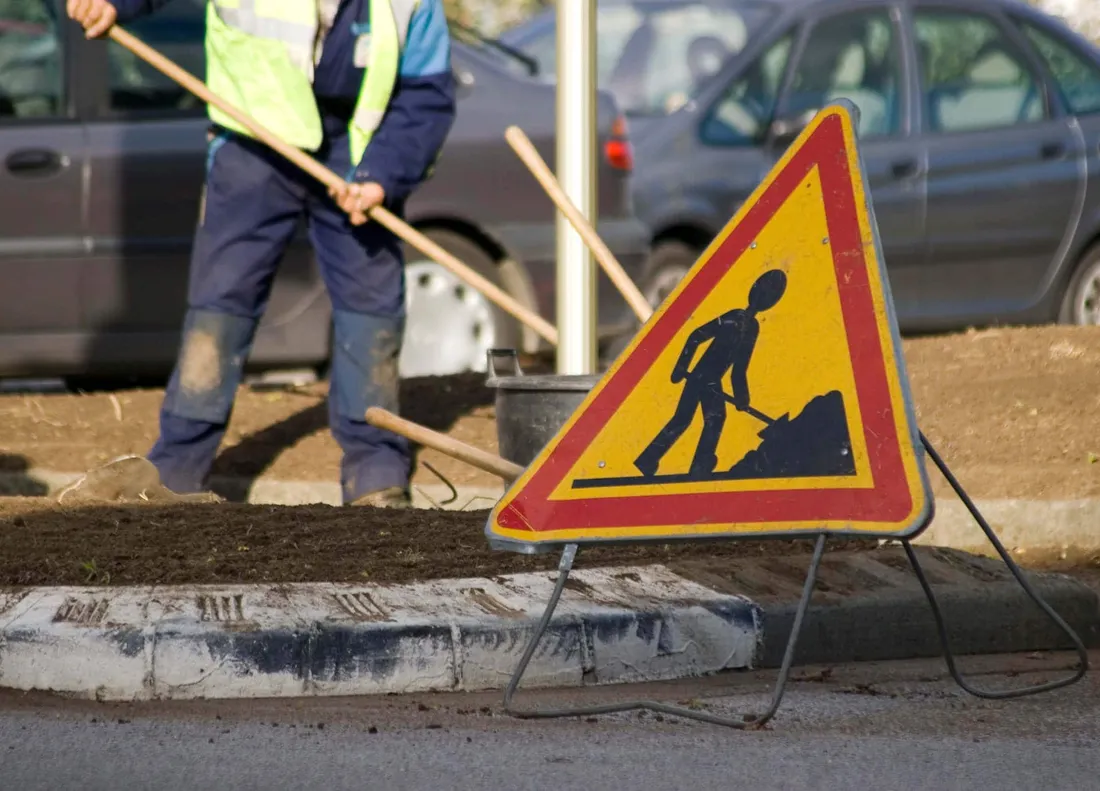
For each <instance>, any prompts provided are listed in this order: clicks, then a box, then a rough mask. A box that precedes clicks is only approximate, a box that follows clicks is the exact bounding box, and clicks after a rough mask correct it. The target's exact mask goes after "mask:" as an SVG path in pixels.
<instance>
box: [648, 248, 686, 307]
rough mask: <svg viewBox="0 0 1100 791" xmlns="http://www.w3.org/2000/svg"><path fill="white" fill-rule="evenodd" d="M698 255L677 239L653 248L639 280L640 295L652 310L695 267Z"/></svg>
mask: <svg viewBox="0 0 1100 791" xmlns="http://www.w3.org/2000/svg"><path fill="white" fill-rule="evenodd" d="M699 253H700V251H699V250H697V249H695V248H694V247H692V246H691V245H689V244H688V243H687V242H682V241H680V240H679V239H666V240H665V241H662V242H658V243H657V244H656V245H655V246H654V248H653V251H652V252H651V253H650V254H649V259H648V260H647V261H646V265H645V270H644V274H643V275H642V278H641V283H642V285H641V288H642V295H643V296H645V298H646V301H647V302H649V304H650V305H652V306H653V309H654V310H656V309H657V307H658V306H659V305H660V304H661V303H662V302H664V301H665V299H666V298H667V297H668V295H669V294H670V293H672V290H673V289H674V288H675V287H676V285H677V284H678V283H679V282H680V281H681V280H682V279H683V278H684V275H686V274H687V273H688V272H689V271H691V268H692V267H693V266H695V262H696V260H698V258H699Z"/></svg>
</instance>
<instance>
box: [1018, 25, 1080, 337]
mask: <svg viewBox="0 0 1100 791" xmlns="http://www.w3.org/2000/svg"><path fill="white" fill-rule="evenodd" d="M1014 21H1015V22H1016V24H1017V25H1018V26H1019V27H1020V29H1021V30H1022V31H1023V32H1024V35H1025V36H1026V37H1027V39H1028V41H1029V42H1030V43H1031V45H1032V47H1034V49H1035V51H1036V52H1037V53H1038V56H1039V58H1040V59H1041V60H1042V62H1043V65H1044V66H1046V68H1047V71H1048V73H1049V74H1050V76H1051V78H1052V79H1053V80H1054V82H1055V84H1056V85H1057V87H1058V90H1059V93H1060V94H1061V101H1062V103H1063V104H1064V106H1065V107H1066V108H1067V109H1068V111H1069V112H1070V113H1071V114H1072V115H1073V116H1074V120H1075V122H1076V123H1077V125H1078V127H1079V128H1080V134H1081V137H1082V138H1083V140H1084V146H1085V151H1086V152H1087V153H1086V156H1087V172H1088V174H1089V175H1088V184H1087V186H1086V188H1085V189H1084V190H1081V191H1080V192H1081V211H1080V212H1079V213H1078V216H1079V217H1080V221H1079V222H1078V223H1077V225H1076V227H1075V228H1073V229H1072V231H1073V233H1072V237H1069V236H1067V239H1066V240H1065V244H1064V246H1063V248H1062V249H1063V251H1064V252H1065V256H1059V257H1058V258H1057V259H1056V260H1054V261H1052V262H1051V267H1050V275H1051V276H1050V280H1051V283H1052V285H1054V286H1055V288H1053V289H1051V291H1052V292H1053V293H1052V297H1053V300H1054V301H1056V302H1060V301H1061V297H1062V288H1061V286H1071V293H1070V294H1069V295H1068V299H1067V300H1066V301H1065V304H1064V306H1063V305H1058V307H1059V308H1060V309H1062V308H1064V309H1062V310H1061V311H1060V312H1061V314H1062V318H1064V319H1065V320H1068V321H1072V322H1074V323H1076V324H1100V265H1098V264H1097V262H1096V260H1095V259H1094V258H1092V257H1091V256H1088V255H1087V252H1088V248H1089V247H1091V246H1092V245H1093V244H1094V243H1095V239H1096V234H1097V232H1098V231H1100V53H1098V52H1097V50H1096V49H1095V48H1092V49H1091V51H1089V47H1088V44H1087V43H1086V42H1084V41H1082V40H1081V39H1075V38H1071V37H1070V36H1069V31H1067V30H1066V29H1065V28H1064V27H1061V26H1056V25H1055V24H1054V23H1053V20H1048V19H1041V18H1039V19H1037V18H1036V17H1035V16H1034V15H1031V14H1028V17H1027V18H1026V19H1023V18H1016V19H1015V20H1014ZM1078 267H1080V271H1079V272H1074V270H1075V269H1076V268H1078ZM1071 274H1076V275H1077V277H1074V278H1073V280H1072V281H1071V280H1070V276H1071Z"/></svg>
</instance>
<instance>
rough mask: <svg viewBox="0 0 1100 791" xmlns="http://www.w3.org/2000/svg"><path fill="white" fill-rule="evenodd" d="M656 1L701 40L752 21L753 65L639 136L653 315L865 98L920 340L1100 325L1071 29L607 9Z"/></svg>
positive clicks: (849, 1) (793, 0)
mask: <svg viewBox="0 0 1100 791" xmlns="http://www.w3.org/2000/svg"><path fill="white" fill-rule="evenodd" d="M654 3H655V4H656V5H657V6H658V7H665V8H668V9H671V8H673V7H677V8H679V7H683V6H688V5H697V6H705V7H706V8H708V9H710V10H711V13H712V14H714V15H715V16H714V17H713V21H712V28H713V30H707V28H706V26H703V27H702V28H701V30H702V32H700V33H699V34H698V35H699V36H700V37H703V38H705V37H707V36H710V35H712V34H713V32H714V31H715V30H717V29H718V28H719V27H720V26H721V24H722V17H720V16H718V14H719V13H727V12H726V11H724V10H721V9H728V8H733V9H738V10H740V9H743V8H744V9H747V8H749V7H751V8H752V9H753V12H752V15H751V17H750V14H749V13H748V12H745V13H743V14H741V18H742V20H744V21H745V24H746V26H747V27H748V33H747V35H746V36H745V37H744V40H745V44H744V46H743V47H742V48H741V49H740V50H738V51H736V52H735V53H733V54H731V55H730V56H729V57H728V58H727V60H726V61H725V63H724V64H723V65H722V67H721V68H719V69H718V70H717V71H716V72H715V73H714V74H713V75H712V76H711V77H709V78H707V79H705V80H703V81H702V82H701V83H700V84H698V85H696V86H694V87H693V88H692V89H691V91H690V93H689V96H688V99H687V100H686V101H685V102H683V103H681V104H679V105H678V106H677V107H676V109H674V110H673V111H671V112H669V113H667V114H665V115H664V116H663V117H661V118H660V119H659V122H654V123H652V124H650V125H649V126H648V128H647V129H646V131H645V133H644V134H637V128H636V127H633V128H632V131H633V132H635V138H634V143H635V158H636V174H635V180H634V199H635V210H636V211H637V213H638V215H639V217H641V218H642V219H643V220H645V221H646V223H647V224H648V225H649V226H650V228H651V232H652V239H653V253H652V257H651V259H650V262H649V264H648V265H647V273H646V275H645V278H644V279H645V289H644V290H645V291H646V292H647V294H648V296H649V298H650V299H651V301H653V300H659V299H661V298H662V297H663V295H664V294H667V292H668V291H669V290H670V289H671V287H672V286H673V285H675V283H676V282H677V281H678V280H679V279H680V277H682V275H683V274H684V272H685V271H686V270H687V269H688V268H689V267H690V266H691V264H692V263H693V262H694V260H695V259H696V257H697V255H698V254H699V253H700V251H701V250H702V249H704V248H705V246H706V245H707V244H708V242H709V241H710V240H711V239H712V238H713V237H714V235H715V234H716V233H717V232H718V231H719V230H720V229H721V228H722V226H723V225H724V224H725V223H726V222H727V221H728V220H729V217H730V216H731V215H732V213H733V212H735V211H736V209H737V208H738V207H739V206H740V205H741V203H742V202H743V201H744V200H745V199H746V198H747V197H748V195H749V194H751V192H752V190H753V189H755V187H756V185H757V184H758V183H759V182H760V180H761V179H762V178H763V176H764V175H765V174H766V173H767V172H768V171H769V170H770V169H771V167H772V166H773V165H774V164H775V162H776V161H777V159H778V158H779V157H780V156H781V155H782V153H783V151H784V150H785V148H786V147H787V146H788V145H789V144H790V142H791V141H792V140H793V139H794V137H795V136H796V135H797V134H798V132H799V131H801V129H802V128H803V127H804V125H805V123H806V122H807V120H808V119H809V118H810V117H811V116H812V115H813V113H814V112H815V111H816V110H817V109H820V108H821V107H822V106H823V105H825V104H826V103H827V102H829V101H832V100H834V99H838V98H847V99H850V100H852V101H853V102H854V103H855V104H856V105H857V106H858V107H859V109H860V111H861V122H860V130H859V133H860V137H861V151H862V155H863V159H864V163H865V168H866V171H867V175H868V178H869V180H870V183H871V191H872V198H873V202H874V207H875V213H876V215H877V219H878V224H879V229H880V231H881V235H882V240H883V246H884V251H885V258H886V265H887V268H888V271H889V276H890V282H891V289H892V291H893V295H894V299H895V302H896V304H897V311H898V317H899V322H900V324H901V327H902V329H903V330H905V331H922V330H950V329H957V328H962V327H965V326H968V325H984V324H991V323H1021V324H1029V323H1045V322H1049V321H1054V320H1058V321H1063V322H1073V323H1078V324H1097V323H1100V51H1098V50H1097V48H1096V47H1095V46H1093V45H1092V44H1091V43H1090V42H1088V41H1086V40H1085V39H1084V38H1082V37H1081V36H1079V35H1077V34H1075V33H1074V32H1072V31H1071V30H1070V29H1069V28H1068V27H1066V25H1065V24H1064V23H1062V22H1060V21H1058V20H1055V19H1053V18H1052V17H1050V16H1048V15H1045V14H1043V13H1041V12H1039V11H1036V10H1034V9H1032V8H1031V7H1030V6H1028V5H1026V4H1024V3H1023V2H1016V1H1015V0H785V1H784V2H770V0H759V1H758V0H751V2H747V0H715V2H713V3H711V2H707V3H698V2H697V3H693V2H690V0H689V1H688V2H671V1H670V0H669V1H666V2H661V1H660V0H617V1H613V0H601V2H600V6H599V7H600V9H601V10H600V14H601V16H602V15H603V14H605V13H607V11H606V10H605V8H606V9H614V8H618V7H620V6H622V5H628V6H631V7H634V8H637V9H642V8H647V9H648V8H650V7H651V6H652V5H654ZM761 7H767V8H770V11H764V12H758V9H759V8H761ZM669 13H671V11H670V12H669ZM750 18H751V19H752V20H756V21H757V22H758V24H757V26H755V27H752V26H751V25H749V22H748V20H750ZM505 40H507V41H510V42H511V43H513V44H516V45H517V46H519V44H517V40H516V39H513V38H510V37H506V38H505ZM739 40H740V39H739ZM601 41H602V39H601ZM532 47H533V45H532V43H531V42H530V41H528V42H527V43H526V44H525V45H523V46H522V47H521V48H522V49H524V50H525V51H526V52H529V53H531V52H535V51H537V48H532ZM689 48H690V45H689ZM609 68H612V69H613V67H609Z"/></svg>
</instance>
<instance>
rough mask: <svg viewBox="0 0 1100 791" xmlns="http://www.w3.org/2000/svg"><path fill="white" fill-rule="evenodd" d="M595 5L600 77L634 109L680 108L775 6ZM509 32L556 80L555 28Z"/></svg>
mask: <svg viewBox="0 0 1100 791" xmlns="http://www.w3.org/2000/svg"><path fill="white" fill-rule="evenodd" d="M598 8H599V10H598V12H597V20H598V21H597V45H596V52H597V55H596V58H597V65H596V71H597V79H598V81H599V85H600V87H601V88H604V89H606V90H609V91H610V92H611V93H612V94H613V95H614V96H615V99H616V101H617V102H618V103H619V106H620V107H621V108H622V109H623V110H625V111H626V112H627V113H630V114H631V115H665V114H667V113H670V112H673V111H675V110H677V109H679V107H681V106H682V105H683V104H684V103H685V102H687V100H688V99H689V98H691V96H692V95H694V94H695V92H696V91H697V90H698V89H699V88H700V87H701V86H702V85H703V84H704V83H705V82H706V81H707V80H708V79H709V78H710V77H711V76H713V75H714V74H715V72H717V71H718V70H719V69H720V68H721V67H722V65H723V64H724V63H725V62H726V60H727V59H728V58H730V57H732V56H733V55H736V54H737V53H738V52H740V51H741V49H742V48H743V47H744V46H745V44H746V43H748V41H749V40H750V39H751V37H752V36H753V35H754V34H755V33H756V32H757V31H759V30H760V28H761V27H763V26H764V25H765V24H766V23H767V22H768V21H769V20H770V19H771V18H772V17H773V16H774V14H775V13H776V12H777V7H776V6H775V5H774V4H773V3H771V2H764V1H761V0H600V3H599V7H598ZM514 33H515V34H516V35H515V36H514V37H509V36H505V37H503V38H504V40H506V41H509V43H512V44H513V45H514V46H515V47H516V48H517V49H521V50H523V51H524V52H526V53H527V54H528V55H530V56H532V57H533V58H535V60H537V61H538V64H539V76H540V78H542V79H544V80H548V81H549V80H553V79H554V78H555V74H556V68H557V44H556V41H555V36H554V26H553V25H546V26H541V27H540V28H539V29H538V32H537V33H534V32H532V33H530V34H524V33H523V32H522V31H521V30H519V29H516V30H515V31H514Z"/></svg>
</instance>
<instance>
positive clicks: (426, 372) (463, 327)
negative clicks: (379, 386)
mask: <svg viewBox="0 0 1100 791" xmlns="http://www.w3.org/2000/svg"><path fill="white" fill-rule="evenodd" d="M426 236H428V238H430V239H431V240H432V241H433V242H435V243H436V244H438V245H439V246H440V247H442V248H443V249H444V250H446V251H447V252H449V253H450V254H451V255H453V256H455V257H456V258H458V260H460V261H462V262H463V263H464V264H466V265H467V266H469V267H470V268H471V269H473V270H474V271H475V272H477V273H478V274H479V275H481V276H482V277H484V278H486V279H487V280H489V281H490V282H492V283H494V284H496V285H498V286H500V287H501V288H503V289H504V290H505V291H508V292H509V293H514V292H515V289H514V287H511V286H513V284H512V283H511V282H510V281H512V280H514V279H515V277H511V278H510V277H509V276H508V275H509V273H508V272H506V271H504V268H503V267H502V266H499V265H498V264H497V263H496V262H495V261H494V260H493V259H492V258H491V257H490V256H489V255H488V253H486V252H485V250H484V249H482V248H481V247H480V246H479V245H477V244H476V243H474V242H473V241H471V240H470V239H468V238H466V237H465V236H462V235H461V234H458V233H455V232H453V231H448V230H443V229H429V230H428V231H426ZM508 265H509V266H512V267H516V265H515V264H514V263H511V264H508ZM512 274H513V275H514V274H515V273H512ZM405 283H406V286H405V305H406V311H407V315H408V318H407V321H406V325H405V340H404V343H403V345H402V348H401V357H400V359H399V362H398V369H399V371H400V374H401V376H402V378H408V377H412V376H447V375H450V374H456V373H462V372H465V371H476V372H484V371H485V370H486V352H488V351H489V350H490V349H493V348H511V349H520V348H521V344H522V341H523V331H522V328H521V327H520V325H519V323H518V322H517V321H516V320H515V319H514V318H512V317H511V316H509V315H508V314H507V313H505V312H504V311H502V310H500V309H499V308H497V307H496V306H495V305H494V304H493V303H492V302H491V301H490V300H489V299H488V298H487V297H486V296H484V295H483V294H482V293H481V292H479V291H478V290H477V289H475V288H473V287H471V286H468V285H467V284H466V283H465V282H463V281H462V280H461V279H459V278H458V277H456V276H455V275H453V274H451V273H450V272H449V271H448V270H446V269H444V268H443V267H442V266H440V265H439V264H437V263H435V262H434V261H432V260H430V259H428V258H426V257H425V256H424V255H423V254H422V253H420V252H419V251H417V250H416V249H415V248H412V247H410V246H408V245H405Z"/></svg>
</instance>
